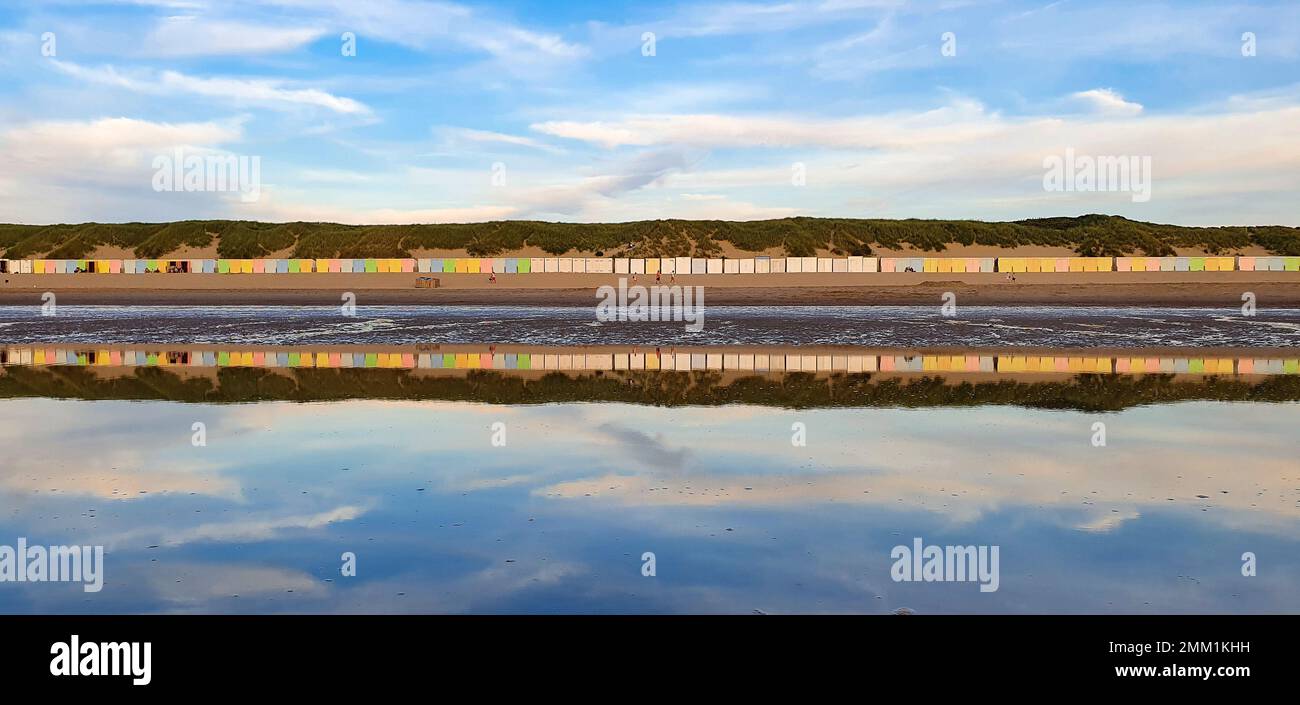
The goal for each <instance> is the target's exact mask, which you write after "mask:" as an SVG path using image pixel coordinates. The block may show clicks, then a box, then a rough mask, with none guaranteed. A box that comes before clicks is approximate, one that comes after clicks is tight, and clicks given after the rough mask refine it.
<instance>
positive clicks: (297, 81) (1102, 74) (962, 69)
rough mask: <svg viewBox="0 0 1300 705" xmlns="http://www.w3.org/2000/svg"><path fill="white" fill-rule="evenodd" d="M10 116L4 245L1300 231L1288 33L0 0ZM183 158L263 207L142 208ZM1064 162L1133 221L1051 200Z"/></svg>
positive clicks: (1112, 18) (1099, 208)
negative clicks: (216, 167) (74, 237)
mask: <svg viewBox="0 0 1300 705" xmlns="http://www.w3.org/2000/svg"><path fill="white" fill-rule="evenodd" d="M347 32H350V33H352V34H353V35H355V38H356V52H355V56H345V55H344V52H343V51H342V45H343V39H342V37H343V35H344V33H347ZM1247 32H1249V33H1252V34H1253V36H1254V52H1253V55H1249V56H1248V55H1245V54H1246V53H1248V52H1244V51H1243V46H1244V43H1245V42H1244V41H1243V35H1244V34H1245V33H1247ZM47 33H50V34H47ZM945 33H951V35H950V36H951V37H953V38H955V54H954V55H948V56H946V55H944V52H943V51H942V50H943V48H944V44H945V40H944V37H945ZM651 34H652V35H653V41H654V46H653V52H650V51H648V46H647V39H645V38H646V37H648V36H649V35H651ZM51 40H52V41H51ZM948 45H949V46H950V47H951V46H952V45H953V42H952V41H949V42H948ZM949 53H950V54H952V53H953V52H949ZM0 98H2V100H0V221H3V222H24V223H50V222H81V221H89V220H101V221H125V220H147V221H159V220H174V219H185V218H245V219H257V220H273V221H285V220H330V221H341V222H350V223H402V222H461V221H479V220H493V219H501V218H517V219H518V218H522V219H542V220H562V221H614V220H619V221H621V220H639V219H652V218H668V217H678V218H720V219H756V218H768V217H783V216H788V215H812V216H842V217H889V218H906V217H919V218H978V219H987V220H1000V219H1015V218H1023V217H1035V216H1048V215H1075V214H1081V213H1093V212H1104V213H1115V214H1120V215H1125V216H1129V217H1133V218H1139V219H1144V220H1154V221H1160V222H1171V223H1181V224H1198V225H1214V224H1272V223H1276V224H1287V225H1300V209H1298V208H1296V207H1295V202H1296V192H1297V191H1298V190H1300V4H1297V3H1294V2H1273V3H1268V2H1261V3H1223V2H1205V3H1201V2H1176V3H1175V2H1170V3H1147V2H1124V1H1119V2H1104V1H1102V2H1082V1H1080V0H1060V1H1058V2H1046V1H1041V0H1040V1H1037V2H1011V1H1007V2H973V1H972V2H963V1H961V0H949V1H947V2H901V1H895V0H808V1H805V0H785V1H782V2H770V3H768V2H699V3H677V4H674V3H644V2H638V3H620V2H599V3H597V2H590V3H587V2H565V3H554V2H505V3H474V4H456V3H434V2H418V1H415V0H374V1H370V2H351V1H347V0H336V1H333V2H329V1H321V2H317V1H313V0H269V1H263V2H246V1H245V0H222V1H220V2H218V1H216V0H211V1H210V0H174V1H169V0H133V1H125V0H123V1H119V2H114V1H112V0H107V1H102V2H89V3H81V2H73V1H71V0H53V1H49V2H33V3H19V2H13V1H11V0H6V1H5V2H3V3H0ZM178 148H179V149H182V150H185V153H189V154H229V155H238V156H247V157H253V156H256V157H258V158H259V159H260V164H261V173H260V177H261V182H262V187H261V191H260V194H259V197H258V198H257V199H256V200H253V201H249V200H246V199H240V198H238V197H235V195H234V194H230V193H213V192H200V193H183V192H169V191H163V192H158V191H155V190H154V188H153V187H152V177H153V175H154V172H155V168H154V167H153V163H154V159H155V158H156V157H158V156H159V155H169V154H174V153H175V150H176V149H178ZM1067 149H1072V150H1074V151H1075V152H1076V153H1078V154H1084V155H1094V156H1137V157H1150V158H1151V165H1152V166H1151V170H1152V171H1151V179H1152V197H1151V199H1150V200H1149V201H1146V202H1135V201H1134V200H1133V198H1131V197H1130V194H1126V193H1091V192H1050V191H1046V190H1044V188H1043V183H1042V181H1043V174H1044V166H1043V160H1044V159H1045V158H1047V157H1049V156H1052V155H1062V154H1064V153H1065V151H1066V150H1067ZM797 174H803V175H804V178H803V180H802V183H797V182H798V181H799V180H798V179H796V178H794V177H795V176H796V175H797ZM494 176H495V177H496V178H495V179H494Z"/></svg>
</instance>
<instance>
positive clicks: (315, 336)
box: [0, 306, 1300, 348]
mask: <svg viewBox="0 0 1300 705" xmlns="http://www.w3.org/2000/svg"><path fill="white" fill-rule="evenodd" d="M957 311H958V315H957V316H955V317H944V316H943V315H941V313H940V310H939V307H937V306H935V307H920V306H879V307H851V306H850V307H840V306H824V307H790V308H783V309H772V308H770V307H721V306H710V307H708V308H706V309H705V311H704V327H703V330H700V331H698V332H692V331H688V330H686V329H685V328H686V326H685V325H684V324H683V323H681V322H656V323H650V322H638V323H627V322H623V323H617V322H607V323H601V322H599V321H597V320H596V317H595V309H594V308H529V307H441V306H372V307H367V306H361V307H359V308H358V309H357V315H356V316H355V317H345V316H343V315H341V311H340V309H339V308H338V307H302V308H285V307H271V306H267V307H240V306H209V307H123V306H61V307H58V309H57V313H58V315H57V316H54V317H45V316H41V315H40V310H39V309H38V308H36V307H0V343H34V342H74V341H82V342H97V343H146V342H152V343H177V344H179V343H234V344H246V345H271V344H275V345H342V344H395V345H396V344H415V343H513V344H520V345H542V344H545V345H596V344H610V345H673V344H676V345H741V344H745V345H859V346H890V347H935V346H964V347H982V346H990V347H996V346H1022V345H1038V346H1048V347H1062V348H1068V347H1184V346H1191V347H1216V346H1220V347H1222V346H1250V347H1265V346H1272V347H1281V346H1300V309H1267V308H1264V309H1260V310H1259V311H1258V312H1257V315H1256V316H1253V317H1246V316H1243V315H1241V311H1240V310H1237V309H1168V308H1118V309H1116V308H1102V307H1024V308H1014V309H1011V308H1003V307H981V306H962V307H959V308H958V310H957Z"/></svg>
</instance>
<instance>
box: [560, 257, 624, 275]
mask: <svg viewBox="0 0 1300 705" xmlns="http://www.w3.org/2000/svg"><path fill="white" fill-rule="evenodd" d="M623 261H624V262H626V261H627V260H623ZM555 266H556V269H558V270H559V272H560V273H561V274H572V273H573V259H572V258H571V257H561V258H559V259H558V260H556V263H555ZM623 274H627V268H626V267H624V269H623Z"/></svg>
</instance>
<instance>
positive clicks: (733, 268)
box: [722, 259, 740, 274]
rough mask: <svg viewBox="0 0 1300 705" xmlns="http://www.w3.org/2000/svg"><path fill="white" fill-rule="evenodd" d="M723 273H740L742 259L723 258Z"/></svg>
mask: <svg viewBox="0 0 1300 705" xmlns="http://www.w3.org/2000/svg"><path fill="white" fill-rule="evenodd" d="M722 273H723V274H740V260H735V259H724V260H722Z"/></svg>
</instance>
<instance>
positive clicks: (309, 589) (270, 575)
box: [145, 561, 326, 612]
mask: <svg viewBox="0 0 1300 705" xmlns="http://www.w3.org/2000/svg"><path fill="white" fill-rule="evenodd" d="M145 575H146V576H147V577H146V579H145V583H146V586H145V587H146V588H147V589H148V590H150V591H151V592H152V593H153V597H154V599H156V600H159V601H160V602H162V603H163V604H162V605H160V608H161V610H163V611H168V612H185V611H190V610H194V611H206V609H207V608H209V606H210V605H211V603H212V602H213V601H220V600H227V599H245V600H246V599H248V598H257V597H259V596H268V595H278V594H281V593H286V592H288V591H290V590H292V591H293V592H294V593H296V594H298V595H300V596H302V597H309V598H310V597H320V596H322V595H324V594H325V592H326V584H325V583H322V582H321V581H319V580H317V579H316V578H315V577H313V576H311V575H309V574H307V573H304V572H302V571H297V570H289V569H285V568H277V567H273V566H258V565H243V564H239V563H195V562H188V561H184V562H179V563H174V564H173V563H169V564H168V566H167V569H166V570H165V571H147V572H145ZM235 595H238V596H239V597H238V598H235V597H234V596H235Z"/></svg>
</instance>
